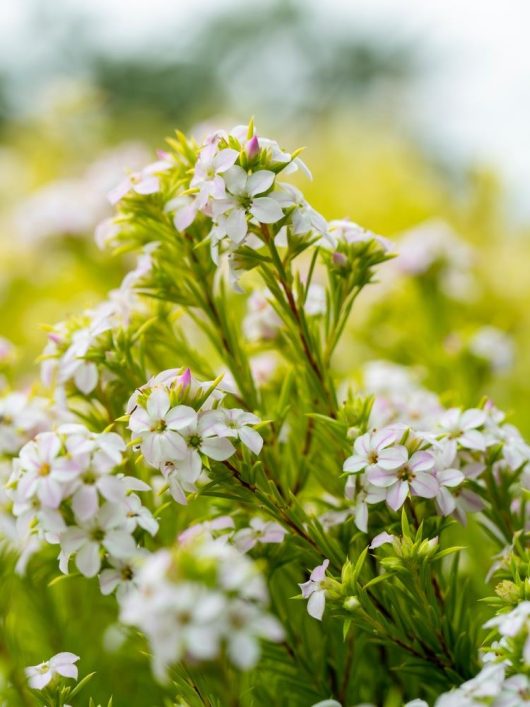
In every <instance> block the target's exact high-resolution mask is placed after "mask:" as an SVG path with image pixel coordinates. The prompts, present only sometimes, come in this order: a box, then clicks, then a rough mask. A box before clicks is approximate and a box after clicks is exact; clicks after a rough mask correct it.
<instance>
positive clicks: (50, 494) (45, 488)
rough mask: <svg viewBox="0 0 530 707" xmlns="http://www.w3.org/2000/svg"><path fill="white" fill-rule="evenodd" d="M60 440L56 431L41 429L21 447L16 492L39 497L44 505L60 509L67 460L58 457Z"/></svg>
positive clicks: (28, 497)
mask: <svg viewBox="0 0 530 707" xmlns="http://www.w3.org/2000/svg"><path fill="white" fill-rule="evenodd" d="M61 447H62V445H61V440H60V439H59V437H58V436H57V435H56V434H55V433H54V432H42V433H41V434H39V435H37V437H35V439H34V440H32V441H31V442H28V444H26V445H25V446H24V447H22V449H21V450H20V456H19V462H20V472H21V474H20V478H19V482H18V486H17V492H18V494H19V495H20V497H22V498H25V499H30V498H32V497H34V496H37V498H38V499H39V501H40V502H41V503H42V505H43V506H47V507H48V508H57V507H58V506H59V504H60V503H61V500H62V498H63V486H62V481H63V479H64V476H63V474H64V460H61V459H60V458H59V454H60V452H61Z"/></svg>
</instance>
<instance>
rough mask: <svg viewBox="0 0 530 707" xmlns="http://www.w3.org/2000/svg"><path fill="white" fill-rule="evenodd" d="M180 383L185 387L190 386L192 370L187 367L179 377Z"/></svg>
mask: <svg viewBox="0 0 530 707" xmlns="http://www.w3.org/2000/svg"><path fill="white" fill-rule="evenodd" d="M179 383H180V385H181V386H182V387H183V388H188V387H189V386H190V385H191V371H190V369H189V368H186V370H185V371H184V373H183V374H182V375H181V376H180V378H179Z"/></svg>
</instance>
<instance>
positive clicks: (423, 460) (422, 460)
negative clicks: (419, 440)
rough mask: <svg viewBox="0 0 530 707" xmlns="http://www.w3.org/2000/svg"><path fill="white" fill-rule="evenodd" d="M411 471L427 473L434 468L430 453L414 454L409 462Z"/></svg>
mask: <svg viewBox="0 0 530 707" xmlns="http://www.w3.org/2000/svg"><path fill="white" fill-rule="evenodd" d="M409 466H410V468H411V469H413V470H414V471H415V472H416V471H428V470H429V469H432V468H433V466H434V457H433V455H432V454H431V453H430V452H415V453H414V454H413V455H412V456H411V458H410V461H409Z"/></svg>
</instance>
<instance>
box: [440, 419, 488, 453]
mask: <svg viewBox="0 0 530 707" xmlns="http://www.w3.org/2000/svg"><path fill="white" fill-rule="evenodd" d="M485 422H486V413H485V412H484V410H479V409H478V408H470V409H469V410H464V412H462V410H460V409H459V408H451V409H450V410H447V412H445V413H444V414H443V415H442V416H441V418H440V427H441V428H442V430H444V432H446V433H447V434H448V436H449V439H452V440H454V441H455V442H458V444H460V446H461V447H465V448H466V449H476V450H478V451H481V452H483V451H485V449H486V439H485V437H484V435H483V433H482V432H480V431H479V430H478V428H479V427H481V426H482V425H483V424H484V423H485Z"/></svg>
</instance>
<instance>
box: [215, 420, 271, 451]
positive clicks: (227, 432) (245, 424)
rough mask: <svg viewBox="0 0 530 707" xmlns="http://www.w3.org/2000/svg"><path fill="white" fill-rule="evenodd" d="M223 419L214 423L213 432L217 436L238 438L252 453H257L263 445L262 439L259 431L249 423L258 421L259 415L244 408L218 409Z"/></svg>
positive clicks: (252, 423)
mask: <svg viewBox="0 0 530 707" xmlns="http://www.w3.org/2000/svg"><path fill="white" fill-rule="evenodd" d="M220 412H221V413H222V415H223V418H224V419H223V420H222V421H221V422H219V423H218V424H216V425H215V427H214V429H215V433H216V434H217V435H219V437H233V438H234V439H239V440H241V442H242V443H243V444H244V445H245V447H247V449H250V451H251V452H253V453H254V454H259V453H260V452H261V448H262V447H263V439H262V437H261V435H260V434H259V432H256V430H254V429H252V427H250V426H249V425H256V424H257V423H258V422H260V419H259V417H257V416H256V415H253V414H252V413H251V412H246V411H245V410H235V409H231V410H229V409H223V410H220Z"/></svg>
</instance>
